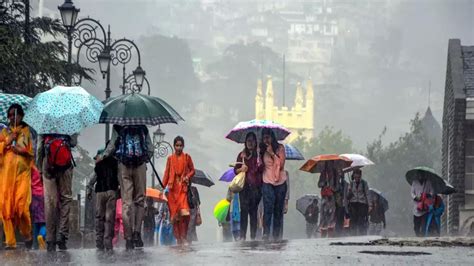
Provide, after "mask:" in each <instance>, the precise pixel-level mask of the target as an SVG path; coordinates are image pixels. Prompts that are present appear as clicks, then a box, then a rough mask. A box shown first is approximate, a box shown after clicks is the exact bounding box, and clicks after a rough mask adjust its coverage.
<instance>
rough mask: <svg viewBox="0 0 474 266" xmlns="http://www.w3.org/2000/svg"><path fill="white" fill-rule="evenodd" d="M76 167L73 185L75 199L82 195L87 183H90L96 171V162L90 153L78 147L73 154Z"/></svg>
mask: <svg viewBox="0 0 474 266" xmlns="http://www.w3.org/2000/svg"><path fill="white" fill-rule="evenodd" d="M73 156H74V161H75V163H76V167H75V168H74V178H73V183H72V193H73V196H74V197H75V196H76V195H77V194H81V191H83V190H84V189H85V185H86V182H88V181H89V176H90V175H91V174H92V171H94V165H95V164H94V161H93V160H92V158H91V157H90V156H89V152H88V151H86V150H85V149H84V148H82V147H81V146H77V147H76V148H75V150H74V153H73Z"/></svg>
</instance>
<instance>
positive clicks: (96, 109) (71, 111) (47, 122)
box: [24, 86, 104, 135]
mask: <svg viewBox="0 0 474 266" xmlns="http://www.w3.org/2000/svg"><path fill="white" fill-rule="evenodd" d="M103 109H104V105H103V104H102V103H101V102H100V101H99V100H98V99H97V98H95V97H94V96H92V95H91V94H89V93H88V92H87V91H86V90H84V89H83V88H81V87H63V86H57V87H54V88H53V89H51V90H49V91H46V92H43V93H40V94H38V95H36V97H35V98H33V100H32V101H31V103H30V105H29V106H28V110H27V111H26V114H25V118H24V121H25V122H26V123H27V124H28V125H30V126H31V127H32V128H33V129H35V130H36V132H37V133H38V134H64V135H73V134H76V133H79V132H80V131H81V130H83V129H84V128H86V127H89V126H92V125H94V124H97V123H98V122H99V117H100V114H101V113H102V110H103Z"/></svg>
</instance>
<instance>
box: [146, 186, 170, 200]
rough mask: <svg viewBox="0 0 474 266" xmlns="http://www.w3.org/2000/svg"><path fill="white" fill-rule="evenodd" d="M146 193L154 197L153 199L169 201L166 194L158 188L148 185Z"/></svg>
mask: <svg viewBox="0 0 474 266" xmlns="http://www.w3.org/2000/svg"><path fill="white" fill-rule="evenodd" d="M145 195H146V196H147V197H150V198H153V200H155V201H157V202H168V199H167V198H166V196H165V194H164V193H163V192H161V191H159V190H158V189H154V188H151V187H148V188H146V193H145Z"/></svg>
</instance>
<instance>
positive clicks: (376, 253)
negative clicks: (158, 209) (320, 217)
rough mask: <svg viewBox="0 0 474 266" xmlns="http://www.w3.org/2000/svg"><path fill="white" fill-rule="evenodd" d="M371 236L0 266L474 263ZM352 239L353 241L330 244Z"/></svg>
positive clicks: (71, 255)
mask: <svg viewBox="0 0 474 266" xmlns="http://www.w3.org/2000/svg"><path fill="white" fill-rule="evenodd" d="M373 239H376V238H374V237H372V238H371V237H365V238H346V239H336V240H322V239H311V240H290V241H281V242H274V243H263V242H260V241H255V242H245V243H216V244H196V245H192V246H190V247H186V248H177V247H155V248H145V249H143V250H134V251H132V252H126V251H125V250H123V249H117V250H116V251H115V252H114V253H113V254H104V253H100V252H97V251H96V250H94V249H76V250H69V251H67V252H57V253H54V254H47V253H46V252H45V251H21V250H16V251H0V265H54V264H56V265H96V264H113V265H160V264H163V263H166V265H275V264H279V265H282V264H284V265H301V264H304V265H328V264H345V265H347V264H358V265H360V264H363V265H401V264H410V265H413V264H425V265H440V264H449V265H474V248H473V247H407V246H404V247H401V246H384V245H382V246H364V245H357V243H362V242H364V243H365V242H367V241H368V240H373ZM331 242H342V243H346V242H351V243H352V244H351V245H330V244H331Z"/></svg>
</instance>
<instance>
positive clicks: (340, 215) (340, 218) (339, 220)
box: [336, 207, 346, 236]
mask: <svg viewBox="0 0 474 266" xmlns="http://www.w3.org/2000/svg"><path fill="white" fill-rule="evenodd" d="M345 214H346V209H345V208H344V207H336V236H343V232H344V216H345Z"/></svg>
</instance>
